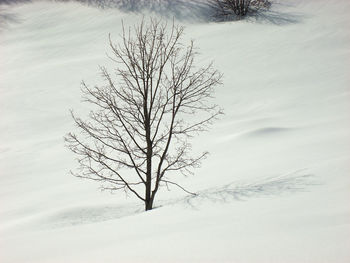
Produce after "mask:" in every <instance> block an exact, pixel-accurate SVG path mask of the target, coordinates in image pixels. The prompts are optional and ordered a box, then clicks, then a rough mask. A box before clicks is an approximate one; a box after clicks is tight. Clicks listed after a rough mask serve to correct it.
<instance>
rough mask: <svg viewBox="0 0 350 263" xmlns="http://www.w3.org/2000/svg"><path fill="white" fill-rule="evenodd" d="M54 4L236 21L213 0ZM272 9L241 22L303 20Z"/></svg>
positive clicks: (9, 0) (11, 0) (10, 0)
mask: <svg viewBox="0 0 350 263" xmlns="http://www.w3.org/2000/svg"><path fill="white" fill-rule="evenodd" d="M34 1H35V0H0V5H1V4H6V5H11V4H19V3H25V2H34ZM55 1H56V2H70V1H75V2H79V3H82V4H85V5H88V6H93V7H97V8H101V9H107V8H117V9H119V10H121V11H123V12H131V13H142V12H151V13H155V14H157V15H160V16H163V17H174V18H176V19H178V20H186V21H188V20H189V21H196V22H228V21H235V20H238V18H237V17H236V16H218V15H217V12H218V6H217V4H216V2H215V1H213V0H207V1H203V0H191V1H189V0H55ZM275 5H277V4H275V3H273V4H272V8H268V9H265V8H263V9H259V10H252V11H251V12H250V13H249V15H247V17H246V18H244V20H247V21H250V22H259V23H271V24H275V25H286V24H293V23H298V22H300V21H302V19H303V16H302V15H300V14H294V13H288V12H280V11H276V10H274V9H273V7H274V6H275ZM2 20H3V19H2Z"/></svg>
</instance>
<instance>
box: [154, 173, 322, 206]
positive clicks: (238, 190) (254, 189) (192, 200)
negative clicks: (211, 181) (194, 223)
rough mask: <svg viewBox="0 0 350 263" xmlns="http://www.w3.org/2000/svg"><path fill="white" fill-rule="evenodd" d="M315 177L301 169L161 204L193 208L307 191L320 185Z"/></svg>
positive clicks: (205, 191)
mask: <svg viewBox="0 0 350 263" xmlns="http://www.w3.org/2000/svg"><path fill="white" fill-rule="evenodd" d="M314 178H315V177H314V175H312V174H307V173H303V170H300V171H296V172H293V173H290V174H285V175H280V176H271V177H265V178H263V179H260V180H257V181H252V182H233V183H230V184H227V185H224V186H222V187H216V188H210V189H206V190H203V191H200V192H198V193H197V194H196V195H193V196H186V197H184V198H182V199H179V200H174V201H173V202H164V203H163V204H160V206H163V205H169V204H177V203H185V204H186V205H189V206H190V207H192V208H196V207H198V206H200V205H201V204H203V203H207V202H213V203H227V202H232V201H246V200H248V199H250V198H261V197H276V196H281V195H286V194H294V193H298V192H305V191H307V188H308V187H310V186H315V185H320V183H318V182H316V181H315V179H314Z"/></svg>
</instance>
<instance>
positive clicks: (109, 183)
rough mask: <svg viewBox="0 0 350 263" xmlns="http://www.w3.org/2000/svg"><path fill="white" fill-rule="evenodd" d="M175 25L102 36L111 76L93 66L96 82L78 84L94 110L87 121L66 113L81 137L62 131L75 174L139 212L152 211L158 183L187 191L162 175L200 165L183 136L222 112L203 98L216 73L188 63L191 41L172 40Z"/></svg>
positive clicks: (147, 25) (176, 36) (178, 31)
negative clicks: (127, 195) (133, 200)
mask: <svg viewBox="0 0 350 263" xmlns="http://www.w3.org/2000/svg"><path fill="white" fill-rule="evenodd" d="M183 30H184V29H183V27H179V26H176V25H175V24H174V23H173V24H172V26H171V27H170V28H169V30H168V26H167V25H166V24H165V23H162V22H160V21H157V20H151V21H150V22H144V21H143V22H142V23H140V24H139V25H138V26H135V27H134V28H129V29H128V30H125V28H124V26H123V34H122V36H121V42H120V43H119V44H114V43H113V42H112V41H111V37H109V40H110V47H111V49H112V55H111V56H109V57H110V59H112V60H113V61H114V62H115V63H116V64H117V68H116V69H115V70H114V72H113V73H114V74H113V75H111V74H110V73H109V72H108V71H107V69H106V68H104V67H103V68H101V72H102V76H103V78H104V80H105V83H106V84H105V85H103V86H95V87H89V86H88V85H86V84H85V83H84V82H83V83H82V92H83V98H84V101H86V102H88V103H91V104H93V105H94V109H93V110H91V112H90V114H89V116H88V120H83V119H81V118H79V117H77V116H76V115H74V113H73V112H72V116H73V119H74V121H75V123H76V125H77V126H78V128H79V130H80V131H81V135H79V136H78V135H76V134H74V133H69V134H67V135H66V137H65V141H66V143H67V146H68V147H69V148H70V149H71V150H72V151H73V152H74V153H75V154H76V155H77V156H78V161H79V170H78V172H77V173H73V172H72V173H73V174H74V175H75V176H78V177H82V178H87V179H91V180H95V181H99V182H102V184H103V186H102V187H103V188H104V189H110V190H118V189H124V190H125V191H127V192H132V193H133V194H134V195H135V196H136V197H138V198H139V199H140V200H142V201H143V202H144V204H145V210H150V209H152V207H153V201H154V198H155V196H156V193H157V191H158V189H159V187H160V186H162V185H163V186H164V185H166V186H169V185H174V186H177V187H180V188H181V189H182V190H184V191H186V192H188V193H191V192H189V191H187V190H186V189H185V188H184V187H182V186H181V185H179V184H178V183H176V182H175V181H173V180H172V179H170V177H171V178H172V177H173V176H174V175H175V174H176V173H178V172H181V173H183V174H185V175H186V174H189V173H192V168H196V167H198V166H199V165H200V162H201V160H203V158H205V157H206V155H207V153H206V152H205V153H202V154H200V155H198V156H195V157H193V156H190V151H191V144H190V143H189V139H190V138H191V136H193V135H195V134H197V133H198V132H201V131H204V130H206V129H207V127H208V125H210V124H211V123H212V121H213V120H214V119H216V117H217V116H218V115H219V114H221V113H222V112H221V110H220V109H219V108H218V106H217V105H215V104H212V103H211V102H210V101H211V99H212V94H213V89H214V87H216V86H217V85H219V84H220V79H221V74H220V73H219V72H218V71H217V70H215V69H213V67H212V64H209V65H207V66H205V67H200V68H197V67H196V66H195V63H194V57H195V55H196V52H195V51H194V47H193V42H191V43H190V44H189V46H187V47H185V46H184V45H182V44H181V43H180V38H181V36H182V35H183ZM112 76H115V79H113V78H112ZM124 168H127V169H131V170H132V171H133V172H132V173H130V172H128V171H127V169H124ZM192 194H193V193H192Z"/></svg>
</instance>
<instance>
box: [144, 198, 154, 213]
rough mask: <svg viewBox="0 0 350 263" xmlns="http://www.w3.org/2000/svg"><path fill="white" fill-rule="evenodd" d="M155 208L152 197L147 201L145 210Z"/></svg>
mask: <svg viewBox="0 0 350 263" xmlns="http://www.w3.org/2000/svg"><path fill="white" fill-rule="evenodd" d="M152 208H153V198H150V199H149V200H146V201H145V210H146V211H148V210H152Z"/></svg>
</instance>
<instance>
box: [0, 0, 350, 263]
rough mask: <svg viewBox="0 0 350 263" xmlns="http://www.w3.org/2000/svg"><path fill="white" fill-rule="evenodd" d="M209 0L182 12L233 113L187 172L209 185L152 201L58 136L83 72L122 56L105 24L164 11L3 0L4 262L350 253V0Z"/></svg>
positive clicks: (188, 35)
mask: <svg viewBox="0 0 350 263" xmlns="http://www.w3.org/2000/svg"><path fill="white" fill-rule="evenodd" d="M201 1H202V2H203V1H204V0H201ZM201 1H199V0H198V1H195V3H198V5H195V4H193V6H197V7H198V8H197V9H196V12H190V11H191V10H192V9H190V8H189V6H185V7H183V6H182V7H179V6H175V7H174V9H173V10H175V11H174V12H175V13H176V14H175V15H176V17H177V20H176V21H177V22H178V23H181V24H183V25H185V27H186V30H185V37H184V40H183V42H184V43H187V42H188V41H189V40H190V39H194V40H195V44H196V46H197V47H198V48H199V49H200V55H199V57H198V60H197V63H198V64H200V65H201V64H202V63H203V64H206V63H208V62H209V61H211V60H213V61H214V65H215V67H216V68H218V69H219V70H220V71H221V72H222V73H223V74H224V80H223V82H224V85H223V86H222V87H220V88H219V89H218V90H217V91H216V102H217V103H218V104H219V105H220V106H221V107H223V108H224V110H225V115H224V116H222V118H221V119H220V120H219V121H218V122H216V123H215V124H214V125H213V127H212V129H211V130H210V131H209V132H207V133H203V134H201V135H200V136H198V137H197V138H195V139H194V141H193V149H194V150H195V151H204V150H208V151H209V152H210V153H211V154H210V156H209V158H208V159H207V160H205V161H204V162H203V165H202V167H201V168H200V169H197V170H195V176H193V177H188V178H183V177H182V176H179V177H178V180H177V182H179V183H181V184H182V185H184V186H185V187H186V188H188V189H190V190H191V191H195V192H197V193H198V195H197V196H196V197H190V196H187V195H186V194H185V193H183V192H181V191H179V190H178V189H176V188H172V189H171V191H170V192H168V191H167V189H162V190H161V192H159V196H158V199H157V200H156V206H157V207H158V208H157V209H154V210H152V211H150V212H147V213H146V212H143V211H142V209H143V206H142V204H140V203H138V202H137V200H135V199H134V198H132V196H131V195H130V198H125V194H124V193H115V194H113V195H111V194H110V193H108V192H100V191H99V190H98V187H99V185H98V184H96V183H95V182H89V181H85V180H79V179H78V178H75V177H72V176H70V175H69V170H71V169H73V168H75V167H76V163H75V160H74V156H73V155H72V154H71V153H70V152H69V151H68V150H67V149H66V148H65V147H64V142H63V136H64V135H65V134H66V133H67V132H69V131H72V130H73V129H74V125H73V121H72V120H71V117H70V114H69V109H71V108H73V109H75V110H77V111H78V112H84V111H86V110H87V108H88V105H84V104H82V103H81V101H80V100H81V97H80V96H81V94H80V89H79V88H80V82H81V80H84V81H85V82H86V83H89V84H91V85H92V84H96V83H100V81H101V79H100V74H99V72H98V66H99V65H106V66H108V67H110V68H111V67H113V66H114V65H113V63H111V62H110V61H109V60H108V59H107V58H106V53H108V52H109V49H108V33H111V35H112V38H113V39H118V35H119V34H120V32H121V20H124V23H125V24H126V25H133V24H134V23H136V22H138V21H140V20H141V19H142V17H143V16H144V15H145V16H149V15H153V16H162V14H164V13H162V12H163V11H162V10H163V9H162V8H159V9H157V10H153V12H151V14H150V13H147V12H146V11H144V12H145V13H138V12H125V11H122V10H120V9H117V8H105V9H99V8H96V7H95V6H94V5H86V4H81V3H78V2H73V1H69V2H55V1H18V3H15V4H8V3H5V2H8V1H1V3H2V4H0V262H1V263H22V262H25V263H31V262H33V263H47V262H49V263H51V262H53V263H61V262H72V263H77V262H84V263H85V262H89V263H94V262H104V263H105V262H130V263H135V262H140V263H141V262H142V263H143V262H152V263H153V262H171V263H172V262H174V263H175V262H176V263H177V262H191V263H192V262H200V263H206V262H235V263H270V262H276V263H295V262H298V263H303V262H305V263H306V262H308V263H310V262H315V263H316V262H317V263H320V262H327V263H329V262H332V263H345V262H349V260H350V252H349V251H350V250H349V244H350V206H349V200H350V176H349V174H350V173H349V172H350V136H349V135H350V74H349V70H350V27H349V24H350V18H349V16H348V14H349V12H350V2H349V1H347V0H332V1H326V0H310V1H302V0H286V1H274V4H273V6H272V10H271V11H270V12H269V13H266V14H263V15H261V16H259V17H255V18H254V19H253V18H252V19H250V20H248V21H236V22H225V23H214V22H207V21H205V19H204V18H203V15H202V14H206V13H205V12H206V10H205V9H203V6H200V3H201ZM14 2H16V1H14ZM160 2H161V1H160ZM180 2H181V3H185V2H183V1H180V0H179V1H175V3H180ZM192 3H193V2H192ZM174 5H175V4H174ZM162 6H163V5H162V4H161V3H160V7H162ZM199 6H200V8H199ZM179 10H181V11H179ZM184 10H187V12H185V11H184ZM168 11H169V10H168ZM171 11H172V10H171ZM172 12H173V11H172ZM179 14H181V15H179ZM204 17H205V16H204Z"/></svg>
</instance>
